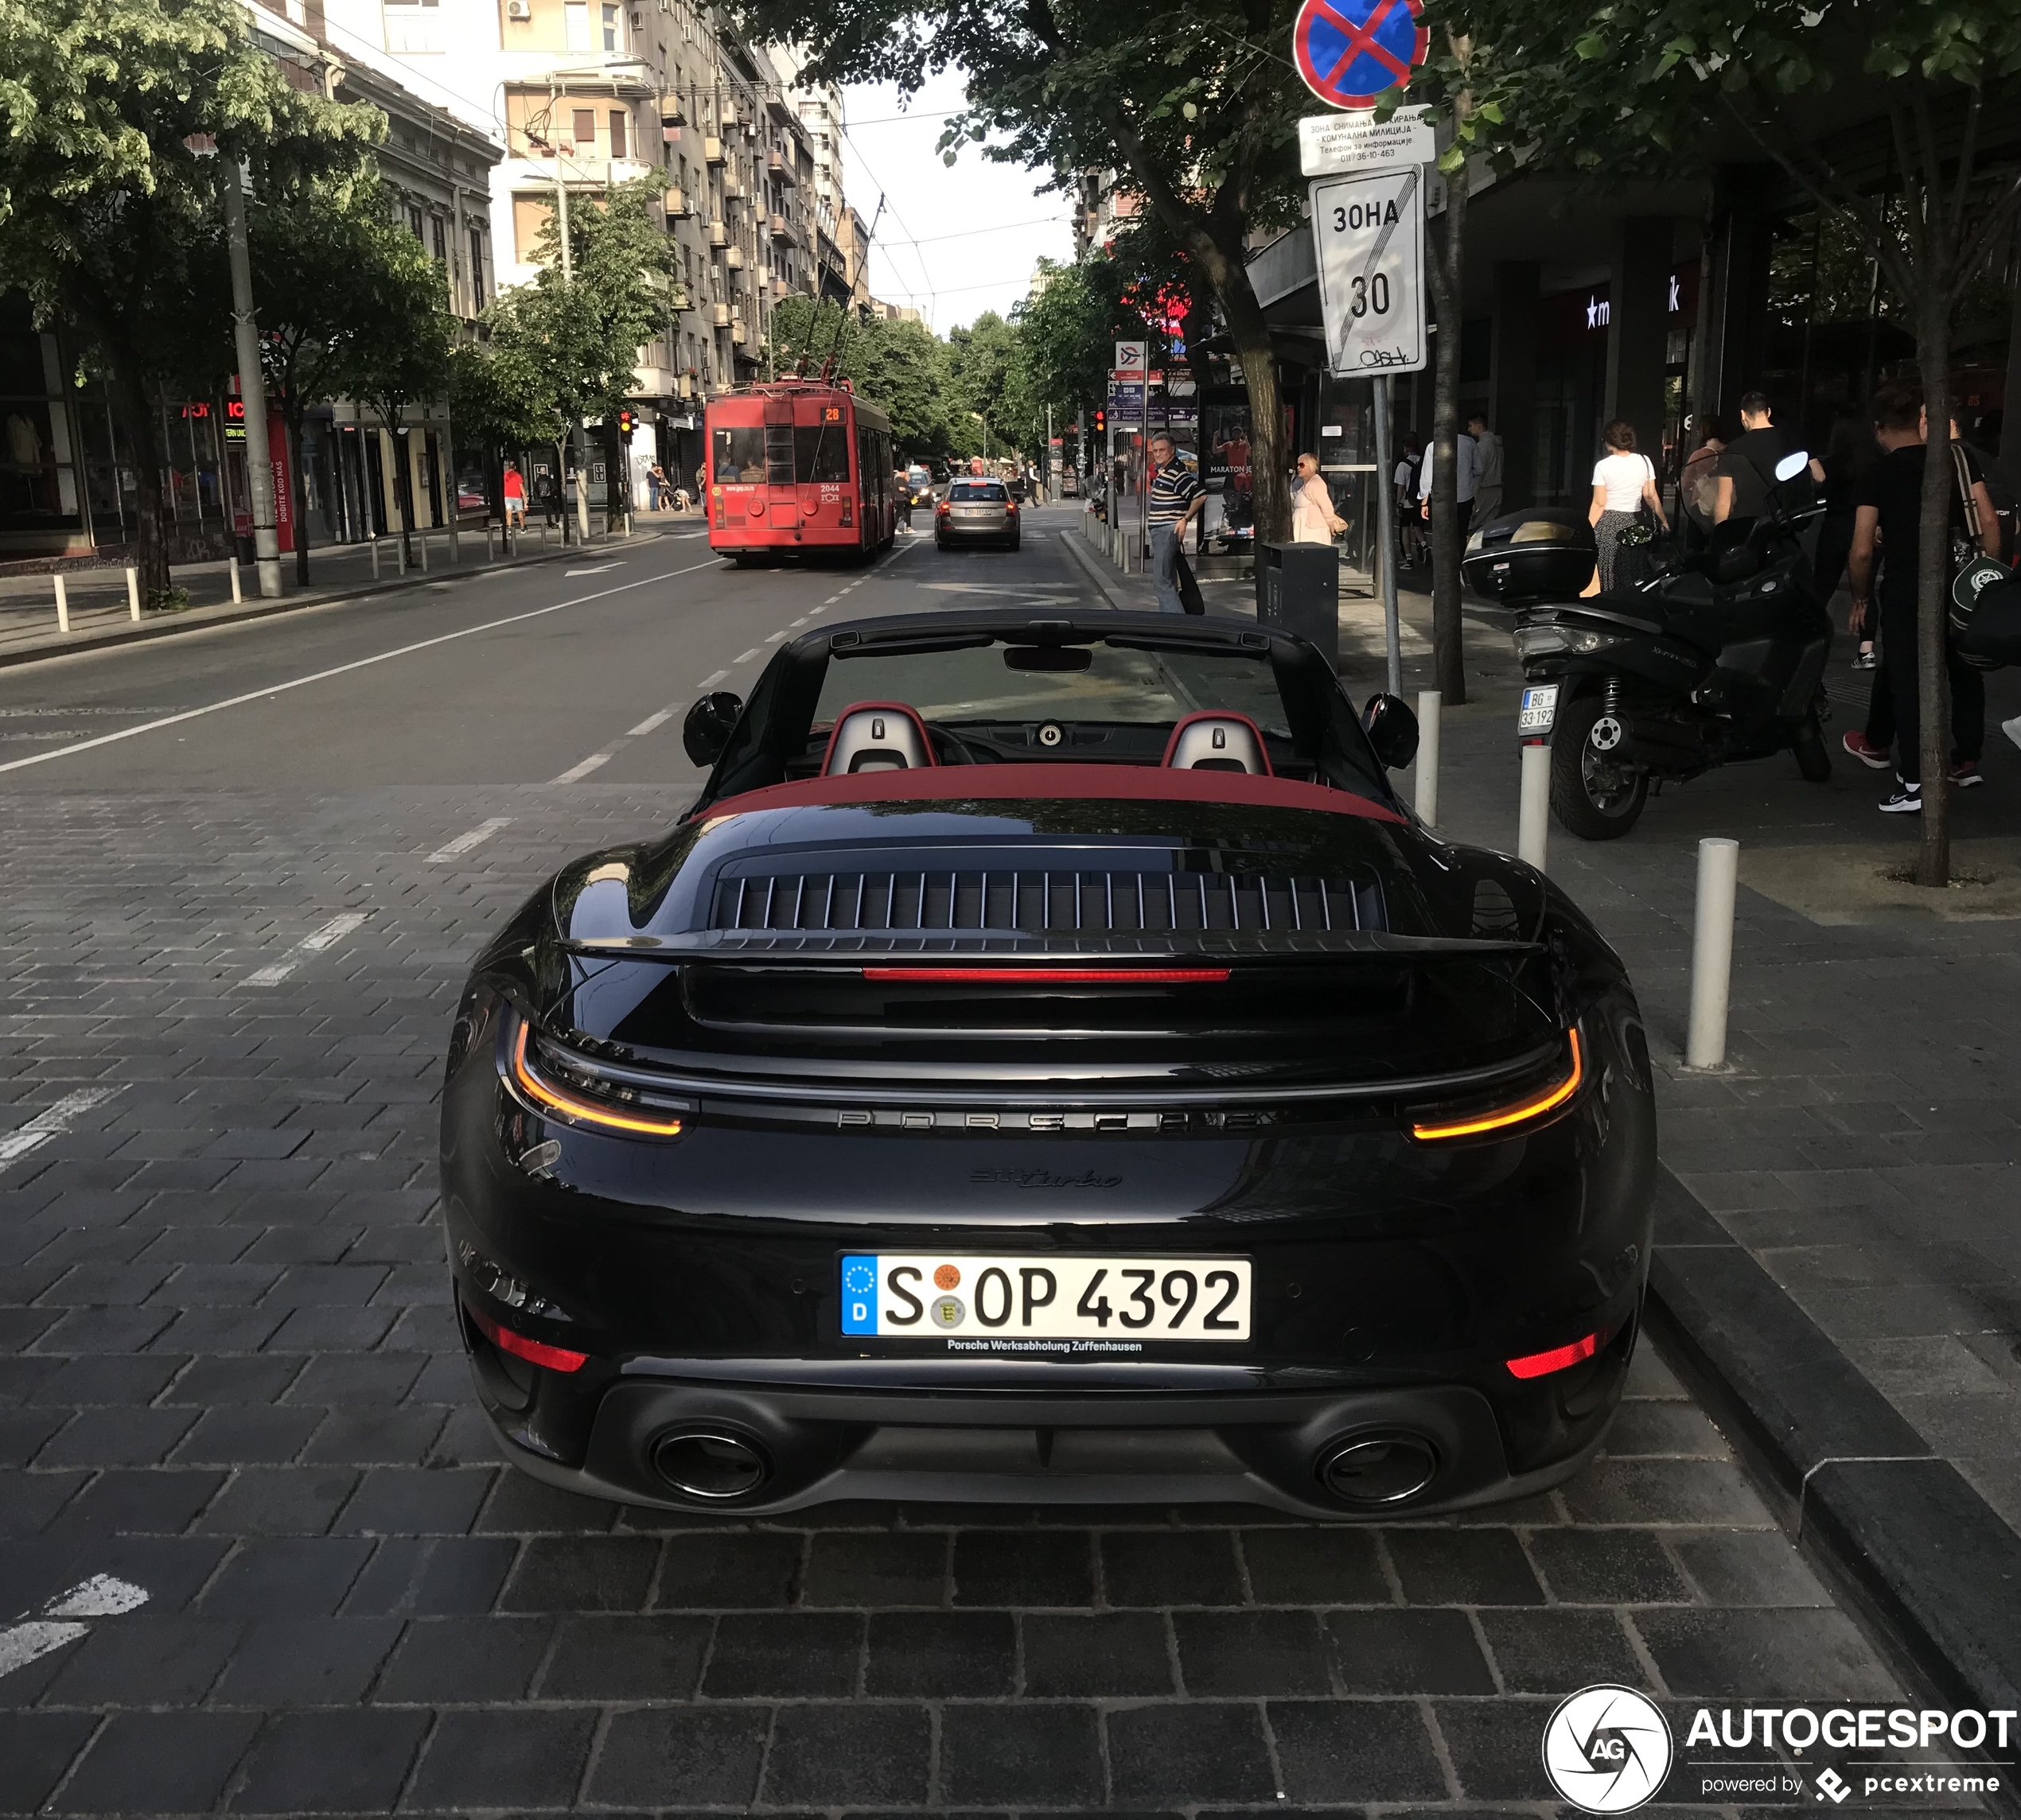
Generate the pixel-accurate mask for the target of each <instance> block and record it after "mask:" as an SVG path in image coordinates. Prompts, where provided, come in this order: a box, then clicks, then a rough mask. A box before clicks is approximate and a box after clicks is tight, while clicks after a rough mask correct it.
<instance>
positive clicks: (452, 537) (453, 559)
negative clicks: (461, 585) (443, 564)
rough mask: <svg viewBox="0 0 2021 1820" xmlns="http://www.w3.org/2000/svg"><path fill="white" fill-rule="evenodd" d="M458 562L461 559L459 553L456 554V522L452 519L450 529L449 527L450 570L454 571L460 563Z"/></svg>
mask: <svg viewBox="0 0 2021 1820" xmlns="http://www.w3.org/2000/svg"><path fill="white" fill-rule="evenodd" d="M458 561H459V558H458V555H457V553H456V521H455V520H454V519H450V527H449V566H450V568H452V569H454V567H455V566H456V565H457V563H458Z"/></svg>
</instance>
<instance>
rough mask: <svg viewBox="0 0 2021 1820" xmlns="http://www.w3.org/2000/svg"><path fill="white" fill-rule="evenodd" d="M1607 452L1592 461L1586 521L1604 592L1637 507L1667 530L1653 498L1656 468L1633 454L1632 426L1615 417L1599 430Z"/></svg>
mask: <svg viewBox="0 0 2021 1820" xmlns="http://www.w3.org/2000/svg"><path fill="white" fill-rule="evenodd" d="M1600 438H1601V440H1602V441H1603V442H1605V443H1606V445H1607V452H1606V454H1604V455H1603V456H1602V457H1600V459H1599V460H1598V461H1596V462H1595V463H1594V464H1593V504H1592V505H1591V507H1590V508H1589V509H1588V510H1587V514H1586V521H1587V523H1588V524H1590V525H1591V526H1592V527H1593V541H1594V542H1595V544H1596V545H1597V546H1598V550H1599V558H1600V560H1599V580H1600V587H1601V590H1602V592H1603V593H1604V592H1606V590H1607V589H1610V588H1612V587H1613V586H1614V557H1615V555H1616V554H1617V552H1618V549H1619V547H1620V538H1621V534H1622V532H1623V531H1626V529H1627V528H1628V527H1629V526H1630V525H1631V524H1633V523H1634V522H1635V519H1636V515H1637V509H1638V508H1639V507H1642V506H1647V507H1649V510H1650V511H1653V512H1654V513H1655V514H1656V522H1657V523H1658V524H1660V525H1661V526H1662V527H1663V528H1664V529H1665V531H1669V528H1670V521H1669V519H1667V518H1665V516H1664V515H1663V501H1662V500H1660V499H1658V498H1657V492H1656V469H1654V468H1653V467H1651V466H1650V465H1649V457H1648V456H1646V455H1637V453H1635V426H1634V424H1632V423H1630V422H1628V421H1627V420H1626V418H1615V419H1614V422H1612V423H1610V424H1609V425H1608V426H1607V427H1606V429H1605V430H1602V431H1601V433H1600Z"/></svg>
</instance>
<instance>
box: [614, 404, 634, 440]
mask: <svg viewBox="0 0 2021 1820" xmlns="http://www.w3.org/2000/svg"><path fill="white" fill-rule="evenodd" d="M634 422H636V419H635V418H633V415H632V414H631V412H630V411H629V410H621V411H619V412H618V414H617V434H619V435H620V436H621V437H624V438H625V441H627V442H629V441H631V439H632V429H633V424H634Z"/></svg>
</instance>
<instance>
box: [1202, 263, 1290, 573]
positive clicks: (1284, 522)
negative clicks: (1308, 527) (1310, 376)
mask: <svg viewBox="0 0 2021 1820" xmlns="http://www.w3.org/2000/svg"><path fill="white" fill-rule="evenodd" d="M1217 251H1218V249H1217ZM1208 275H1209V278H1210V279H1211V280H1212V281H1213V286H1214V294H1215V296H1217V297H1219V298H1220V299H1221V313H1223V314H1224V315H1225V316H1226V317H1227V318H1228V332H1229V340H1232V342H1234V344H1235V351H1236V355H1237V356H1238V357H1239V358H1240V360H1241V362H1242V376H1243V378H1244V379H1245V380H1246V381H1247V382H1248V388H1249V484H1250V488H1251V496H1252V499H1253V500H1254V502H1255V506H1256V542H1257V544H1258V546H1261V545H1263V544H1264V543H1265V542H1272V541H1280V542H1281V541H1282V540H1283V539H1285V538H1287V537H1288V536H1290V535H1291V478H1290V476H1291V445H1290V444H1289V443H1288V442H1287V440H1286V438H1285V435H1284V405H1283V399H1282V398H1281V397H1280V396H1279V393H1278V390H1277V353H1276V350H1275V348H1273V347H1272V346H1271V339H1270V325H1269V324H1268V322H1266V321H1264V313H1263V305H1261V304H1260V303H1258V302H1257V301H1256V290H1255V289H1254V287H1253V286H1252V285H1251V284H1250V282H1249V273H1248V268H1247V267H1246V266H1244V265H1243V263H1242V262H1241V261H1240V259H1233V260H1231V259H1226V258H1225V257H1217V258H1216V259H1214V260H1213V262H1211V263H1210V264H1209V266H1208Z"/></svg>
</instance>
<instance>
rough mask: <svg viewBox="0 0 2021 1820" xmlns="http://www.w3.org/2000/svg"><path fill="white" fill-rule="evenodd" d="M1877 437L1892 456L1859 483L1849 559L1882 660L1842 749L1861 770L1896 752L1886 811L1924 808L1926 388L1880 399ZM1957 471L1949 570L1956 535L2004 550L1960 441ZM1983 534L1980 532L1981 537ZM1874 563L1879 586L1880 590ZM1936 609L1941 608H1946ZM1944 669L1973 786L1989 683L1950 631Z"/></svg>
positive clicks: (1860, 625)
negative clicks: (1921, 562) (1920, 570)
mask: <svg viewBox="0 0 2021 1820" xmlns="http://www.w3.org/2000/svg"><path fill="white" fill-rule="evenodd" d="M1872 413H1873V418H1874V437H1875V441H1877V442H1879V445H1880V446H1881V448H1882V449H1883V450H1884V451H1885V453H1883V455H1882V456H1881V458H1880V459H1879V461H1876V462H1875V463H1874V464H1873V465H1872V466H1871V467H1870V468H1869V469H1867V472H1865V474H1864V475H1863V476H1861V477H1860V480H1859V484H1858V486H1857V488H1856V491H1855V492H1854V496H1853V497H1854V511H1853V527H1852V558H1851V560H1850V562H1849V564H1848V568H1849V570H1850V585H1851V588H1852V612H1851V614H1850V615H1849V616H1848V629H1849V630H1852V631H1854V632H1860V631H1866V630H1869V629H1871V620H1872V614H1873V609H1875V606H1876V605H1878V606H1879V610H1880V625H1879V629H1880V635H1881V661H1880V667H1879V670H1878V671H1875V684H1874V694H1873V698H1872V701H1871V703H1870V705H1869V706H1868V710H1867V725H1866V728H1865V729H1863V731H1862V732H1860V733H1848V734H1847V735H1846V736H1845V739H1844V742H1843V743H1844V746H1845V749H1846V750H1847V751H1848V752H1850V753H1851V754H1852V756H1854V757H1855V758H1856V759H1858V760H1859V761H1860V763H1861V764H1865V765H1868V766H1871V767H1872V768H1874V769H1875V770H1879V769H1881V768H1883V767H1885V766H1886V764H1887V751H1888V747H1889V745H1893V747H1894V791H1893V793H1892V794H1891V795H1889V796H1888V798H1887V799H1886V800H1885V801H1884V802H1883V803H1882V804H1881V805H1880V808H1881V813H1882V814H1883V815H1919V814H1920V813H1921V812H1922V806H1923V804H1922V786H1923V777H1922V743H1921V742H1922V713H1921V698H1920V697H1919V695H1918V671H1919V667H1920V656H1921V647H1920V646H1919V644H1918V640H1917V636H1916V621H1917V599H1916V593H1917V588H1916V572H1917V566H1918V560H1917V558H1918V550H1919V549H1920V548H1921V546H1922V485H1923V469H1924V465H1925V463H1926V460H1927V458H1928V456H1929V447H1928V444H1927V442H1926V436H1927V434H1928V430H1929V423H1928V418H1927V414H1926V412H1925V410H1924V408H1923V402H1922V391H1921V388H1920V387H1917V386H1916V385H1914V384H1913V383H1910V382H1909V381H1906V380H1894V381H1891V382H1890V383H1888V384H1887V385H1884V386H1883V387H1881V388H1880V389H1879V391H1877V392H1875V395H1874V402H1873V407H1872ZM1951 453H1952V460H1953V467H1954V468H1955V469H1956V474H1955V477H1954V484H1953V486H1952V488H1951V489H1950V494H1951V515H1950V525H1949V532H1948V534H1947V535H1946V538H1945V556H1946V562H1947V566H1948V562H1949V554H1950V544H1951V540H1952V539H1953V538H1959V539H1966V538H1969V539H1972V542H1974V543H1976V546H1977V547H1978V548H1979V549H1981V550H1984V551H1986V553H1987V554H1989V555H1992V554H1997V552H1998V550H1999V547H2000V531H1999V527H1998V525H1997V523H1996V520H1995V519H1994V516H1993V510H1992V496H1990V495H1989V494H1988V492H1987V491H1986V477H1985V472H1984V469H1982V468H1981V467H1980V465H1979V461H1978V458H1977V457H1976V456H1975V455H1973V454H1972V453H1971V451H1970V450H1968V449H1965V447H1964V446H1963V445H1960V444H1957V443H1955V442H1954V443H1953V445H1952V447H1951ZM1975 533H1976V535H1975ZM1876 557H1878V558H1879V566H1880V581H1879V585H1878V587H1877V586H1876V585H1875V580H1874V571H1875V558H1876ZM1937 610H1938V611H1939V612H1942V611H1943V610H1944V609H1943V608H1942V607H1941V605H1940V606H1939V607H1938V609H1937ZM1945 672H1946V674H1947V675H1948V676H1949V681H1950V686H1951V761H1950V771H1949V778H1950V781H1951V783H1953V784H1955V785H1956V786H1957V787H1959V788H1960V789H1963V790H1969V789H1972V788H1973V787H1975V786H1976V785H1977V784H1979V783H1980V781H1981V779H1980V770H1979V759H1980V752H1981V751H1982V750H1983V749H1984V745H1985V738H1986V679H1985V676H1984V673H1983V672H1981V671H1978V670H1975V669H1974V668H1973V667H1972V666H1971V665H1970V664H1969V663H1966V662H1965V659H1963V658H1961V656H1959V655H1958V653H1957V647H1956V646H1955V645H1954V644H1953V642H1952V640H1951V639H1950V637H1949V632H1948V628H1947V631H1946V634H1945Z"/></svg>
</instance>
